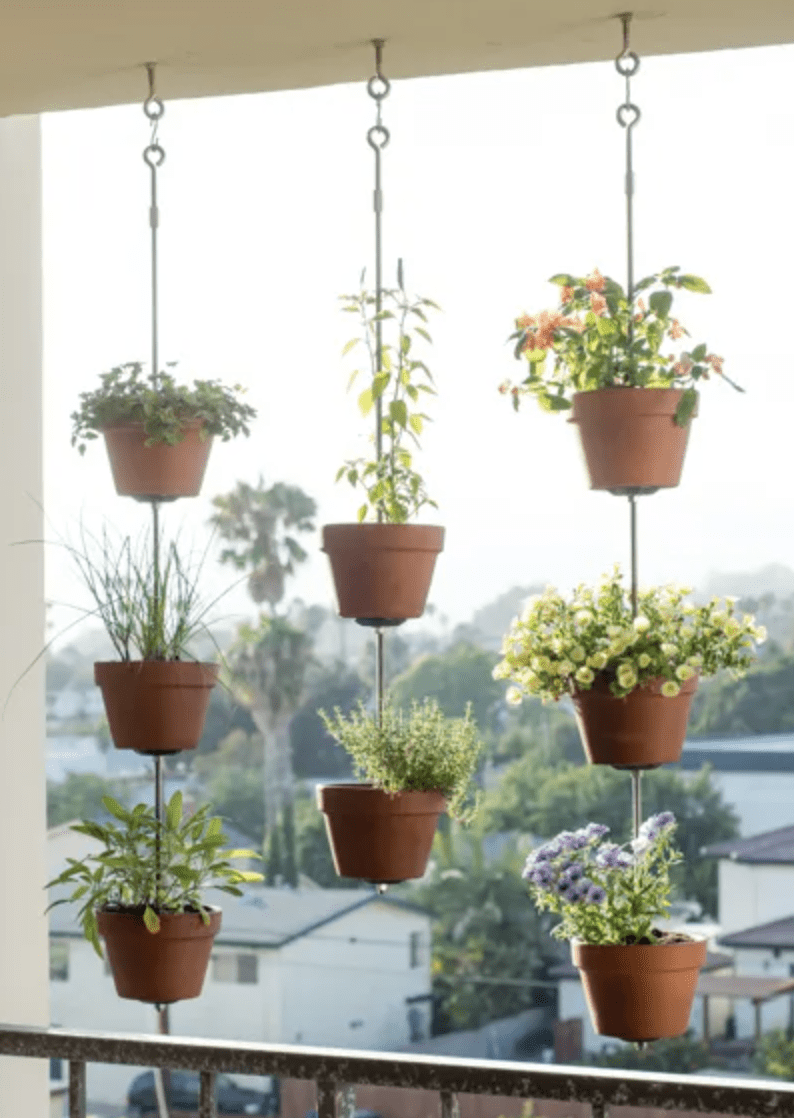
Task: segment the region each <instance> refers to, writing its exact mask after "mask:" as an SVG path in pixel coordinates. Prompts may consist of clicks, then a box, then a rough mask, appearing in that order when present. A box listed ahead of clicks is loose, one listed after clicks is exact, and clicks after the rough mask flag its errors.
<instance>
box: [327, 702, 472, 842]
mask: <svg viewBox="0 0 794 1118" xmlns="http://www.w3.org/2000/svg"><path fill="white" fill-rule="evenodd" d="M319 715H320V717H321V718H322V720H323V723H324V725H325V728H326V730H327V731H328V733H329V734H330V735H331V736H332V737H333V738H335V739H336V740H337V741H338V742H339V744H340V745H341V746H342V748H343V749H345V750H347V752H348V753H349V754H350V756H351V758H352V759H353V766H354V768H355V771H356V775H357V776H359V777H363V778H364V779H365V780H368V781H371V782H372V783H373V784H374V785H375V786H376V787H377V788H382V789H383V790H384V791H385V792H391V793H394V792H407V791H413V792H441V794H442V795H443V796H444V797H445V798H446V801H447V811H448V812H449V814H450V815H451V816H453V818H456V819H460V820H461V821H469V820H470V819H472V818H473V817H474V814H475V811H476V800H477V797H476V793H475V791H474V785H473V780H472V777H473V775H474V770H475V769H476V767H477V758H478V757H479V754H480V750H481V748H482V742H481V741H480V738H479V734H478V731H477V726H476V724H475V722H474V721H473V720H472V717H471V711H470V710H467V711H466V715H465V717H464V718H447V717H445V715H444V714H443V713H442V712H441V710H440V709H439V706H438V703H437V702H436V701H435V700H434V699H426V700H425V701H424V703H422V704H421V705H420V704H419V703H417V702H414V703H412V704H411V710H410V713H409V714H407V715H406V714H404V713H403V712H402V711H400V710H395V709H394V707H392V706H391V705H390V704H385V706H384V709H383V716H382V719H381V721H380V724H379V723H378V721H377V720H376V719H375V718H373V717H372V716H371V715H370V714H368V713H367V711H366V710H365V709H364V707H363V705H362V704H361V703H359V706H358V709H357V710H354V711H351V713H350V714H349V715H347V716H345V715H343V714H342V713H341V711H340V710H339V708H336V709H335V710H334V716H333V718H331V717H329V716H328V714H326V712H325V711H323V710H321V711H319Z"/></svg>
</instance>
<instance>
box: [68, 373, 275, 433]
mask: <svg viewBox="0 0 794 1118" xmlns="http://www.w3.org/2000/svg"><path fill="white" fill-rule="evenodd" d="M171 367H172V366H171V365H169V368H171ZM243 391H244V389H243V388H242V387H241V386H240V385H239V384H236V385H234V386H233V387H232V388H227V387H225V386H224V385H222V384H220V382H219V381H215V380H194V381H193V384H192V386H190V385H186V384H177V382H176V380H175V379H174V377H173V375H172V374H171V373H169V372H161V373H159V374H158V375H157V376H156V377H155V376H153V375H151V374H149V375H148V376H146V375H144V372H143V366H142V365H141V363H140V362H138V361H129V362H127V363H126V364H124V365H116V366H115V367H114V368H112V369H111V370H110V371H109V372H107V373H102V374H101V376H100V378H99V388H95V389H94V390H93V391H91V392H81V393H80V406H79V407H78V409H77V411H75V412H73V413H72V446H76V447H77V449H78V450H79V451H80V453H81V454H85V448H86V443H87V442H89V441H90V440H91V439H95V438H97V436H98V435H99V434H100V433H101V432H102V431H103V430H104V428H105V427H112V426H114V425H115V424H118V423H142V424H143V426H144V430H145V432H146V435H147V438H146V445H147V446H151V445H152V444H154V443H168V444H169V445H171V446H174V445H175V444H176V443H178V442H180V441H181V439H182V438H183V437H184V430H183V429H184V425H185V423H188V422H190V421H195V420H198V421H199V422H200V423H201V432H200V434H201V438H203V439H206V438H209V436H210V435H218V436H219V437H220V438H221V439H222V440H223V441H224V442H227V441H228V440H229V439H231V438H233V437H234V436H235V435H239V434H243V435H248V434H249V433H250V432H249V428H248V424H249V423H250V421H251V420H252V419H253V418H254V417H255V416H256V411H255V409H254V408H252V407H251V406H250V404H244V403H243V402H242V400H241V399H240V395H241V393H242V392H243Z"/></svg>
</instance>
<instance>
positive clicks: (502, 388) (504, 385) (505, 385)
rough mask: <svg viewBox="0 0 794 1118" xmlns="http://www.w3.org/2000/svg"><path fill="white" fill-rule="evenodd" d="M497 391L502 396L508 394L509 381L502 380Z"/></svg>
mask: <svg viewBox="0 0 794 1118" xmlns="http://www.w3.org/2000/svg"><path fill="white" fill-rule="evenodd" d="M499 391H500V392H501V393H502V395H503V396H504V395H505V394H506V393H507V392H509V391H510V381H509V380H503V381H502V383H501V384H500V385H499Z"/></svg>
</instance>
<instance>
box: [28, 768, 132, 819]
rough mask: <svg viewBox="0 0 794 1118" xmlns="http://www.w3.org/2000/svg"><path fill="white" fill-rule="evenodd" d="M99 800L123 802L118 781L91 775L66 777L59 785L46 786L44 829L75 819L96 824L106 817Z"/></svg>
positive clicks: (80, 774)
mask: <svg viewBox="0 0 794 1118" xmlns="http://www.w3.org/2000/svg"><path fill="white" fill-rule="evenodd" d="M103 796H112V797H113V799H115V800H121V801H122V803H124V802H125V800H126V797H125V795H124V792H123V789H122V786H121V785H120V783H119V782H118V781H115V780H106V779H105V778H104V777H102V776H97V775H96V774H95V773H69V775H68V776H67V778H66V780H64V781H63V782H62V783H61V784H54V783H51V782H48V783H47V826H48V827H57V826H60V824H61V823H71V822H72V821H73V820H75V819H90V820H96V819H99V818H101V817H103V816H105V815H106V814H107V812H106V810H105V807H104V805H103V803H102V797H103Z"/></svg>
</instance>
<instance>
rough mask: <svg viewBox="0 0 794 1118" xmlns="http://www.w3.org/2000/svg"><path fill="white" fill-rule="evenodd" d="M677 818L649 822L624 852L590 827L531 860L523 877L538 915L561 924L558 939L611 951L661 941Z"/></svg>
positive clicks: (565, 835) (564, 836)
mask: <svg viewBox="0 0 794 1118" xmlns="http://www.w3.org/2000/svg"><path fill="white" fill-rule="evenodd" d="M675 827H676V822H675V816H674V815H673V813H672V812H670V811H663V812H661V813H660V814H659V815H652V816H651V817H650V818H649V819H646V821H645V822H644V823H643V824H642V826H641V827H640V830H639V834H638V836H637V838H635V839H634V840H633V841H632V842H631V843H629V844H628V847H621V846H618V845H617V843H614V842H603V841H602V840H603V839H604V838H605V836H606V835H607V834H609V827H605V826H604V825H603V824H602V823H588V824H587V826H586V827H582V828H580V829H579V830H578V831H562V832H561V833H560V834H559V835H557V836H556V837H555V838H553V839H551V840H550V841H549V842H546V843H544V844H543V845H542V846H539V847H536V848H535V850H533V851H532V853H531V854H530V855H529V857H528V858H527V861H526V865H525V866H524V871H523V874H522V876H523V877H524V879H525V880H526V881H528V882H529V891H530V894H531V896H532V899H533V901H534V902H535V904H536V906H537V907H538V909H539V910H540V911H541V912H545V911H549V912H553V913H556V914H557V915H558V916H561V917H562V920H561V922H560V923H559V924H558V925H557V926H556V927H555V928H554V929H553V930H552V935H553V936H555V937H556V938H557V939H568V940H571V939H576V940H579V941H580V942H582V943H591V944H604V945H609V944H613V945H617V944H634V943H655V942H659V941H660V940H661V939H663V936H662V933H660V932H658V931H657V930H656V929H654V921H655V920H657V919H658V918H659V917H663V916H665V915H666V913H667V911H668V909H669V906H670V902H669V897H670V890H671V884H670V869H671V867H672V866H674V865H676V863H677V862H680V861H681V855H680V853H679V852H678V851H677V850H676V849H675V847H674V846H673V832H674V831H675Z"/></svg>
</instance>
